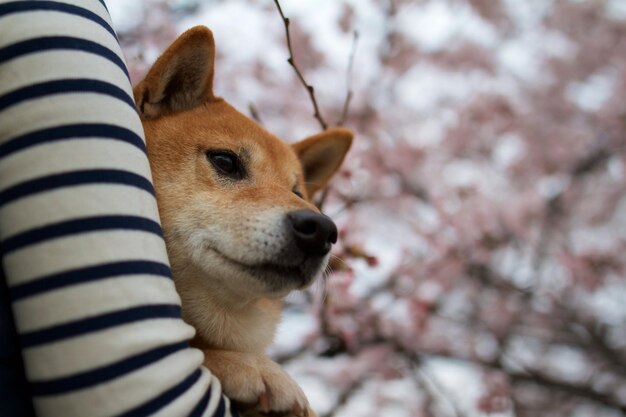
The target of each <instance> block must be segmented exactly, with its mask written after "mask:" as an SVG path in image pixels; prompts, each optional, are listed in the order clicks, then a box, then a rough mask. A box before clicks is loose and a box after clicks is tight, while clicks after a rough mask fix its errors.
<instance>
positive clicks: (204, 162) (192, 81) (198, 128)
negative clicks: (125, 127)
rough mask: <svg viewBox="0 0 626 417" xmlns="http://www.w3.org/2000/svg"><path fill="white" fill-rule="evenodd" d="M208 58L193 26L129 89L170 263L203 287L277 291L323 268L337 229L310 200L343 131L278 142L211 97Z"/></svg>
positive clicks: (339, 155)
mask: <svg viewBox="0 0 626 417" xmlns="http://www.w3.org/2000/svg"><path fill="white" fill-rule="evenodd" d="M214 58H215V47H214V42H213V36H212V34H211V32H210V31H209V30H208V29H207V28H205V27H200V26H198V27H195V28H192V29H190V30H189V31H187V32H185V33H184V34H183V35H181V36H180V37H179V38H178V39H177V40H176V41H175V42H174V43H173V44H172V45H171V46H170V47H169V48H168V49H167V50H166V51H165V52H164V53H163V55H162V56H161V57H160V58H159V59H158V60H157V62H156V63H155V64H154V66H153V67H152V68H151V69H150V71H149V73H148V75H147V76H146V78H145V79H144V80H143V81H142V82H141V83H139V84H138V85H137V86H136V87H135V90H134V94H135V101H136V102H137V109H138V111H139V114H140V116H141V118H142V122H143V125H144V130H145V132H146V138H147V142H148V154H149V158H150V164H151V168H152V172H153V179H154V184H155V188H156V193H157V200H158V203H159V211H160V215H161V221H162V224H163V229H164V234H165V239H166V243H167V247H168V253H169V256H170V261H171V262H172V268H173V269H174V274H175V276H176V275H177V273H181V274H183V275H184V273H185V270H186V269H194V270H196V271H201V272H202V275H204V276H205V277H206V279H207V280H210V281H211V283H208V282H207V284H209V288H215V283H218V284H219V285H220V287H221V288H223V289H232V290H234V291H237V292H242V291H249V292H250V293H253V294H263V295H265V296H282V295H284V294H286V293H287V292H288V291H290V290H292V289H296V288H303V287H305V286H307V285H309V284H310V283H311V282H312V281H313V280H314V279H315V277H316V276H318V275H320V274H321V273H322V272H323V269H324V268H325V267H326V264H327V260H328V256H329V251H330V248H331V245H332V244H333V243H334V242H335V241H336V239H337V229H336V227H335V225H334V223H333V222H332V221H331V220H330V219H329V218H328V217H326V216H324V215H323V214H321V213H319V211H318V210H317V209H316V207H315V206H314V205H313V204H311V201H310V199H311V198H312V196H313V195H314V194H315V192H317V191H318V190H320V189H321V188H323V187H324V186H325V185H326V184H327V183H328V181H329V180H330V179H331V177H332V176H333V175H334V174H335V172H336V171H337V170H338V168H339V166H340V165H341V163H342V161H343V159H344V157H345V155H346V152H347V151H348V149H349V148H350V144H351V142H352V134H351V132H350V131H348V130H345V129H330V130H327V131H324V132H322V133H320V134H317V135H315V136H313V137H310V138H308V139H305V140H303V141H301V142H298V143H296V144H294V145H288V144H286V143H285V142H283V141H281V140H280V139H278V138H277V137H275V136H273V135H272V134H270V133H268V132H267V131H266V130H264V129H263V128H261V127H260V126H259V125H258V124H256V123H255V122H254V121H252V120H251V119H249V118H248V117H246V116H244V115H243V114H241V113H239V112H238V111H237V110H235V109H234V108H233V107H231V106H230V105H229V104H228V103H226V102H225V101H224V100H222V99H221V98H218V97H216V96H215V95H214V94H213V86H212V84H213V67H214ZM285 117H289V115H285Z"/></svg>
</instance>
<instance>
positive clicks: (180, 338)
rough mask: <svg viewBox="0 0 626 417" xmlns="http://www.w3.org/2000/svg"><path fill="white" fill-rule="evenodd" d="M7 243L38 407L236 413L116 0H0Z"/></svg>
mask: <svg viewBox="0 0 626 417" xmlns="http://www.w3.org/2000/svg"><path fill="white" fill-rule="evenodd" d="M0 254H1V256H2V268H3V272H4V278H2V279H4V280H5V282H3V283H2V284H3V285H4V286H6V287H7V288H8V293H9V294H8V295H9V298H10V301H11V306H12V312H13V319H14V324H15V327H16V330H17V333H18V337H19V343H20V345H21V349H22V350H21V356H22V358H23V360H24V368H25V373H26V377H27V380H28V382H29V387H30V388H29V389H30V393H31V395H32V400H33V404H34V407H35V411H36V413H37V414H38V415H41V416H66V417H73V416H86V415H88V416H146V415H160V416H230V415H235V414H236V412H235V411H234V410H231V407H230V403H229V401H228V399H226V398H225V397H224V396H222V395H221V388H220V384H219V381H218V380H217V379H216V378H215V377H214V376H212V375H211V374H210V372H209V371H208V370H207V369H205V368H203V367H201V363H202V361H203V355H202V352H200V351H198V350H196V349H191V348H190V347H189V345H188V340H189V339H190V338H191V337H193V334H194V330H193V329H192V328H191V327H190V326H188V325H186V324H185V323H184V322H183V321H182V320H181V316H180V299H179V297H178V295H177V293H176V291H175V288H174V284H173V281H172V277H171V273H170V270H169V265H168V262H167V255H166V251H165V245H164V242H163V239H162V235H161V228H160V225H159V221H158V213H157V208H156V201H155V198H154V190H153V187H152V183H151V177H150V169H149V164H148V161H147V158H146V152H145V144H144V139H143V131H142V128H141V123H140V121H139V118H138V116H137V114H136V113H135V109H134V102H133V99H132V90H131V87H130V82H129V78H128V71H127V69H126V65H125V63H124V59H123V55H122V53H121V50H120V48H119V44H118V42H117V38H116V35H115V32H114V31H113V29H112V27H111V23H110V18H109V15H108V11H107V10H106V6H105V4H104V2H103V1H102V0H91V1H79V0H65V1H47V0H40V1H6V0H0ZM0 276H1V275H0ZM0 314H2V313H1V312H0ZM6 316H7V314H5V315H4V316H3V317H1V318H3V320H4V319H6ZM3 323H4V321H3ZM3 346H4V345H3ZM4 353H5V352H4V351H2V350H0V370H3V369H4V368H2V366H3V362H2V360H3V358H4V357H3V356H2V355H3V354H4ZM13 368H15V367H12V368H11V369H13ZM2 378H4V376H3V374H2V373H0V383H2V382H3V380H2ZM0 387H2V384H0ZM10 400H12V399H11V398H3V397H0V402H2V401H10ZM13 400H16V398H13ZM3 404H8V403H3ZM2 407H3V406H2V405H0V414H1V413H2V412H4V411H5V410H16V409H18V408H5V409H3V408H2Z"/></svg>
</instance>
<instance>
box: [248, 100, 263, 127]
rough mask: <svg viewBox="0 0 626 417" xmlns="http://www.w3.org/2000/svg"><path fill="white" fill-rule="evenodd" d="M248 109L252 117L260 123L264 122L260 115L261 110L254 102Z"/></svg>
mask: <svg viewBox="0 0 626 417" xmlns="http://www.w3.org/2000/svg"><path fill="white" fill-rule="evenodd" d="M248 111H249V112H250V117H252V119H254V121H255V122H257V123H258V124H260V125H262V124H263V122H261V117H260V116H259V111H258V110H257V108H256V106H255V105H254V104H253V103H249V104H248Z"/></svg>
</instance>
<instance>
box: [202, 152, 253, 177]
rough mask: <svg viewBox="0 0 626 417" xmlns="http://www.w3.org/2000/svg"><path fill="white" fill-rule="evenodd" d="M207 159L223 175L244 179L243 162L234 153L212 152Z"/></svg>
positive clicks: (208, 153)
mask: <svg viewBox="0 0 626 417" xmlns="http://www.w3.org/2000/svg"><path fill="white" fill-rule="evenodd" d="M207 159H208V160H209V162H211V164H212V165H213V167H214V168H215V169H216V170H217V172H219V173H220V174H222V175H225V176H227V177H230V178H233V179H236V180H240V179H242V178H243V177H244V172H243V166H242V164H241V161H240V160H239V158H238V157H237V155H235V154H234V153H232V152H229V151H210V152H207Z"/></svg>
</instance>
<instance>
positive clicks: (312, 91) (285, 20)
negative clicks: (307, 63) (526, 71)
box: [274, 0, 328, 130]
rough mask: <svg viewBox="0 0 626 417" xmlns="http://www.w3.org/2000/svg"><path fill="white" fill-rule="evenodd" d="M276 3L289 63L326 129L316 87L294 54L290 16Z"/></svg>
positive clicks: (275, 0)
mask: <svg viewBox="0 0 626 417" xmlns="http://www.w3.org/2000/svg"><path fill="white" fill-rule="evenodd" d="M274 4H276V8H277V9H278V13H280V17H281V18H282V19H283V23H284V25H285V35H286V37H287V49H288V50H289V58H288V59H287V62H289V65H291V67H292V68H293V69H294V71H295V72H296V75H297V76H298V79H299V80H300V82H301V83H302V85H303V86H304V88H306V91H307V92H308V93H309V97H310V98H311V102H312V103H313V109H314V110H315V112H314V113H313V117H315V118H316V119H317V121H318V122H319V124H320V126H321V127H322V130H326V128H327V127H328V124H327V123H326V121H325V120H324V118H323V117H322V115H321V113H320V110H319V107H318V106H317V100H316V99H315V89H314V88H313V86H312V85H310V84H308V83H307V82H306V80H305V79H304V76H303V75H302V72H301V71H300V69H299V68H298V65H297V64H296V61H295V58H294V56H293V49H292V47H291V35H290V33H289V18H287V17H285V14H284V13H283V9H282V8H281V7H280V3H279V2H278V0H274Z"/></svg>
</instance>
